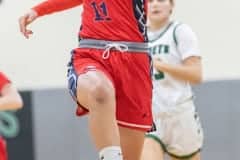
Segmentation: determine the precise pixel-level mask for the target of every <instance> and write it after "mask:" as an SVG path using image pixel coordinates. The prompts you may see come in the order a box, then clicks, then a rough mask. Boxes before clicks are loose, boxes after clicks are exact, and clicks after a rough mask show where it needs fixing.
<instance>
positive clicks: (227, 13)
mask: <svg viewBox="0 0 240 160" xmlns="http://www.w3.org/2000/svg"><path fill="white" fill-rule="evenodd" d="M175 15H176V17H177V19H179V20H180V21H183V22H185V23H188V24H190V26H192V28H193V30H194V31H195V32H197V35H198V37H199V41H200V47H201V51H202V55H203V66H204V77H205V79H207V80H213V79H236V78H238V79H239V78H240V63H239V60H240V47H239V46H240V41H239V38H240V30H239V29H240V1H238V0H228V1H223V0H222V1H219V0H177V7H176V12H175Z"/></svg>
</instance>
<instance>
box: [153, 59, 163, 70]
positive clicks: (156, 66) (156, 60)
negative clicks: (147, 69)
mask: <svg viewBox="0 0 240 160" xmlns="http://www.w3.org/2000/svg"><path fill="white" fill-rule="evenodd" d="M161 63H162V60H161V59H160V58H159V57H153V67H154V68H159V66H160V65H161Z"/></svg>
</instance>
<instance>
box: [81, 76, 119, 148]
mask: <svg viewBox="0 0 240 160" xmlns="http://www.w3.org/2000/svg"><path fill="white" fill-rule="evenodd" d="M77 98H78V102H79V103H80V104H81V105H82V106H84V107H85V108H87V109H88V110H89V127H90V132H91V134H92V138H93V141H94V142H95V145H96V147H97V149H102V148H104V147H107V146H119V135H118V126H117V123H116V118H115V112H116V109H115V106H116V102H115V91H114V87H113V85H112V83H111V81H110V80H109V79H108V78H107V77H106V76H105V75H104V74H103V73H101V72H99V71H88V72H87V73H85V74H82V75H79V77H78V84H77Z"/></svg>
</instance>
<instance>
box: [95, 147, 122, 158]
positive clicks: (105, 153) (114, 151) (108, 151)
mask: <svg viewBox="0 0 240 160" xmlns="http://www.w3.org/2000/svg"><path fill="white" fill-rule="evenodd" d="M99 159H100V160H123V157H122V152H121V148H120V146H110V147H105V148H103V149H101V150H100V151H99Z"/></svg>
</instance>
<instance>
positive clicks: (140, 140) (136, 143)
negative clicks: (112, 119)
mask: <svg viewBox="0 0 240 160" xmlns="http://www.w3.org/2000/svg"><path fill="white" fill-rule="evenodd" d="M119 132H120V143H121V148H122V152H123V156H124V158H125V159H126V160H140V158H141V153H142V148H143V144H144V136H145V131H141V130H136V129H131V128H126V127H119Z"/></svg>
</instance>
